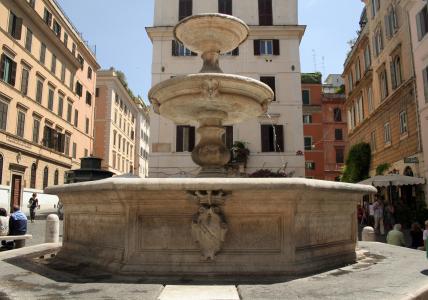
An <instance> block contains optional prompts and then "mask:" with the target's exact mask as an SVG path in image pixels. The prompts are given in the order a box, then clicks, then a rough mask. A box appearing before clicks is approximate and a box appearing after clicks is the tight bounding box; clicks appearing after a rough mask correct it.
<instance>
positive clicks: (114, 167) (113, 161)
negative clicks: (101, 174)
mask: <svg viewBox="0 0 428 300" xmlns="http://www.w3.org/2000/svg"><path fill="white" fill-rule="evenodd" d="M112 163H113V169H116V152H114V151H113V159H112Z"/></svg>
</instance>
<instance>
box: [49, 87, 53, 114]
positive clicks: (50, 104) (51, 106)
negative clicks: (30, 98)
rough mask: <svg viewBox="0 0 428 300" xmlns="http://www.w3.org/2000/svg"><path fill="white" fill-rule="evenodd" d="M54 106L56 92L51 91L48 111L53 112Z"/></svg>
mask: <svg viewBox="0 0 428 300" xmlns="http://www.w3.org/2000/svg"><path fill="white" fill-rule="evenodd" d="M53 105H54V90H52V89H49V92H48V109H49V110H52V111H53Z"/></svg>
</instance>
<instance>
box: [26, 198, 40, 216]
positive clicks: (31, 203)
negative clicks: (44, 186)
mask: <svg viewBox="0 0 428 300" xmlns="http://www.w3.org/2000/svg"><path fill="white" fill-rule="evenodd" d="M38 206H39V199H37V194H36V193H33V196H32V197H31V198H30V200H28V208H29V209H30V220H31V223H34V219H35V218H36V209H37V207H38Z"/></svg>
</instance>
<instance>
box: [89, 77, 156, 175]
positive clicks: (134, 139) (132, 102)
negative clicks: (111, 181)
mask: <svg viewBox="0 0 428 300" xmlns="http://www.w3.org/2000/svg"><path fill="white" fill-rule="evenodd" d="M147 111H148V109H147V107H146V105H145V104H144V102H143V101H142V100H141V99H140V98H137V97H134V96H133V95H132V94H131V92H130V90H129V89H128V88H127V85H126V82H125V81H124V78H123V77H121V74H120V72H117V71H115V70H114V69H110V70H105V71H98V73H97V89H96V105H95V146H94V154H95V156H97V157H100V158H102V159H103V162H102V167H103V168H104V169H106V170H108V171H111V172H113V173H114V174H116V175H121V174H128V173H131V174H134V175H137V176H140V177H147V175H148V163H147V157H148V145H147V140H148V136H149V134H148V131H149V130H150V127H149V124H150V123H149V121H148V120H149V118H148V116H147ZM141 135H143V137H141Z"/></svg>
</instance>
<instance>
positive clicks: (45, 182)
mask: <svg viewBox="0 0 428 300" xmlns="http://www.w3.org/2000/svg"><path fill="white" fill-rule="evenodd" d="M48 184H49V169H48V167H45V169H44V170H43V189H45V188H46V187H47V186H48Z"/></svg>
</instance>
